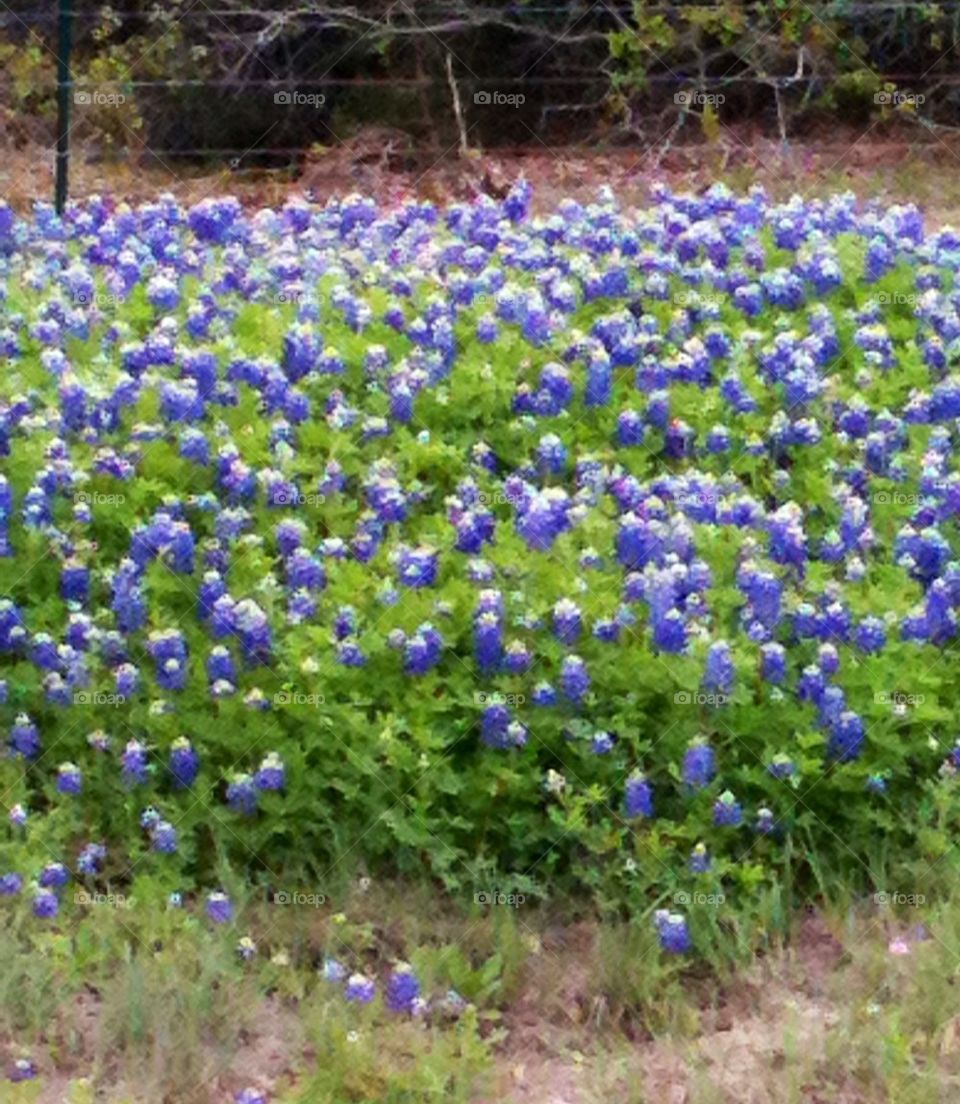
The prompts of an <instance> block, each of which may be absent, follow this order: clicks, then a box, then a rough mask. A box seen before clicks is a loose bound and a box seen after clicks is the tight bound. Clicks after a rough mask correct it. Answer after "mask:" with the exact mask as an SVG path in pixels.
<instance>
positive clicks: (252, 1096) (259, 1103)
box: [233, 1088, 267, 1104]
mask: <svg viewBox="0 0 960 1104" xmlns="http://www.w3.org/2000/svg"><path fill="white" fill-rule="evenodd" d="M233 1104H267V1097H266V1094H265V1093H262V1092H260V1091H259V1090H258V1089H252V1088H246V1089H241V1090H240V1091H239V1092H237V1093H234V1095H233Z"/></svg>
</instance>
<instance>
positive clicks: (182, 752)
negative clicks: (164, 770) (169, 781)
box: [167, 736, 200, 789]
mask: <svg viewBox="0 0 960 1104" xmlns="http://www.w3.org/2000/svg"><path fill="white" fill-rule="evenodd" d="M167 766H168V767H169V769H170V773H171V774H172V775H173V778H174V783H175V784H176V785H177V786H178V787H179V788H181V789H186V788H187V787H189V786H192V785H193V783H194V780H195V779H196V777H197V774H198V772H199V770H200V757H199V756H198V755H197V753H196V752H195V751H194V750H193V746H192V744H191V743H190V741H189V740H188V739H187V737H186V736H178V737H177V739H176V740H174V741H173V743H172V744H171V745H170V757H169V759H168V760H167Z"/></svg>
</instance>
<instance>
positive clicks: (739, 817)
mask: <svg viewBox="0 0 960 1104" xmlns="http://www.w3.org/2000/svg"><path fill="white" fill-rule="evenodd" d="M742 822H743V810H742V809H741V808H740V803H739V802H738V801H737V799H736V798H735V797H734V796H733V794H732V793H731V792H730V791H729V790H724V792H723V793H722V794H721V795H720V796H719V797H718V798H717V800H716V802H715V803H714V806H713V823H714V824H716V825H717V826H718V827H727V828H736V827H737V826H738V825H739V824H741V823H742Z"/></svg>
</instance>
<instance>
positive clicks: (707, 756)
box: [683, 739, 716, 789]
mask: <svg viewBox="0 0 960 1104" xmlns="http://www.w3.org/2000/svg"><path fill="white" fill-rule="evenodd" d="M715 774H716V764H715V758H714V753H713V748H712V747H710V745H709V744H708V743H707V742H706V741H705V740H702V739H701V740H694V741H693V743H691V744H690V746H689V747H688V748H687V750H686V753H685V754H684V757H683V781H684V783H685V784H686V785H688V786H690V787H692V788H693V789H702V788H703V787H704V786H708V785H709V784H710V783H711V782H712V781H713V777H714V775H715Z"/></svg>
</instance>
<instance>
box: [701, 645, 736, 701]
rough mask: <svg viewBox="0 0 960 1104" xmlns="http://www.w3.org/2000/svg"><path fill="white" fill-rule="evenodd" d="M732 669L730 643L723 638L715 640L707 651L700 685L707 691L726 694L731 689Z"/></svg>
mask: <svg viewBox="0 0 960 1104" xmlns="http://www.w3.org/2000/svg"><path fill="white" fill-rule="evenodd" d="M733 680H734V669H733V657H732V656H731V654H730V645H729V644H728V643H727V642H726V641H725V640H718V641H715V642H714V643H713V644H711V645H710V650H709V651H708V652H707V663H706V667H705V669H704V673H703V680H702V684H701V685H702V686H703V689H704V690H705V691H707V692H713V691H717V692H719V693H722V694H728V693H730V691H731V690H732V689H733Z"/></svg>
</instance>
